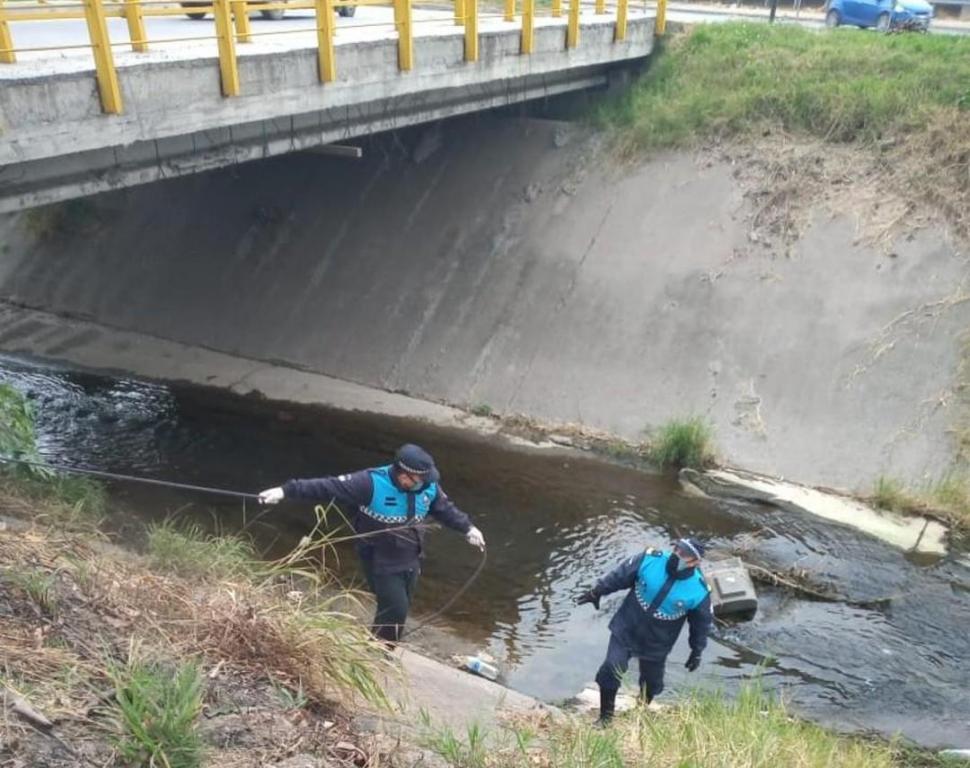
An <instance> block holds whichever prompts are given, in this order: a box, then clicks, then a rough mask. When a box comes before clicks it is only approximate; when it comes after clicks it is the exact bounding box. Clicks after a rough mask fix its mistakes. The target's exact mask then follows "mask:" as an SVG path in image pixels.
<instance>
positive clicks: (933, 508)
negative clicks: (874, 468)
mask: <svg viewBox="0 0 970 768" xmlns="http://www.w3.org/2000/svg"><path fill="white" fill-rule="evenodd" d="M869 502H870V503H871V504H872V505H873V506H875V507H878V508H879V509H886V510H889V511H892V512H903V513H909V514H927V513H930V514H935V515H937V516H940V517H944V518H946V519H947V520H949V521H950V523H952V524H953V525H956V526H959V527H961V528H964V529H967V528H970V475H968V474H967V472H964V471H958V470H951V471H949V472H946V473H945V474H943V475H942V476H941V477H940V478H938V479H937V480H935V481H932V482H929V483H925V484H923V485H922V486H918V487H908V486H907V485H905V484H904V483H903V482H902V481H900V480H898V479H896V478H892V477H886V476H881V477H879V478H878V479H877V480H876V482H875V485H874V486H873V490H872V493H871V494H870V495H869Z"/></svg>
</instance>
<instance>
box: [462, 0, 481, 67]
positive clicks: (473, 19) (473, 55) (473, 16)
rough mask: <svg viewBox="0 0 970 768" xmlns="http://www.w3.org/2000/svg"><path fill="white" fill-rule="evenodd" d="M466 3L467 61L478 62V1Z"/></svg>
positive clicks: (471, 0) (466, 0)
mask: <svg viewBox="0 0 970 768" xmlns="http://www.w3.org/2000/svg"><path fill="white" fill-rule="evenodd" d="M464 1H465V61H478V0H464Z"/></svg>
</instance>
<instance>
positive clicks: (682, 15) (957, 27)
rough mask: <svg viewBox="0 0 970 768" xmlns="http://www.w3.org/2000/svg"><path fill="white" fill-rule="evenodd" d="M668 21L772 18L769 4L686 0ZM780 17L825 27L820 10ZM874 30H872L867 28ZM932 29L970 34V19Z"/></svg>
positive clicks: (939, 23) (670, 12)
mask: <svg viewBox="0 0 970 768" xmlns="http://www.w3.org/2000/svg"><path fill="white" fill-rule="evenodd" d="M667 19H668V21H676V22H681V23H684V24H697V23H706V22H711V23H716V22H723V21H761V22H767V21H768V9H767V8H730V7H724V6H707V7H705V6H703V5H695V6H693V7H691V6H688V5H685V4H678V3H675V4H672V5H669V6H668V11H667ZM777 21H778V22H779V23H781V24H798V25H800V26H803V27H808V28H813V29H823V28H824V27H825V18H824V17H823V15H822V13H821V12H820V11H815V10H812V9H808V10H802V11H801V13H799V14H798V15H797V16H796V15H795V14H794V12H792V11H791V10H789V9H783V10H780V11H779V12H778V15H777ZM866 31H867V32H871V30H866ZM930 31H931V32H934V33H937V34H948V35H970V22H967V21H955V20H950V19H946V20H942V21H941V20H939V19H938V20H935V21H934V22H933V24H932V25H931V26H930Z"/></svg>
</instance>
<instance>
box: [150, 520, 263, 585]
mask: <svg viewBox="0 0 970 768" xmlns="http://www.w3.org/2000/svg"><path fill="white" fill-rule="evenodd" d="M148 554H149V558H150V559H151V563H152V566H153V567H155V568H157V569H159V570H162V571H168V572H170V573H176V574H178V575H180V576H190V577H199V578H217V579H232V578H240V577H242V578H249V577H251V576H252V575H253V574H254V573H255V571H256V552H255V551H254V549H253V545H252V543H251V542H250V541H248V540H246V539H244V538H242V537H239V536H213V535H211V534H208V533H206V532H205V531H203V530H202V528H200V527H199V526H198V525H195V524H193V523H185V524H179V523H176V522H174V521H172V520H166V521H165V522H162V523H154V524H152V525H151V526H149V529H148Z"/></svg>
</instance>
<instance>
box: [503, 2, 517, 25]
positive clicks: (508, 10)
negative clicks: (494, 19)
mask: <svg viewBox="0 0 970 768" xmlns="http://www.w3.org/2000/svg"><path fill="white" fill-rule="evenodd" d="M505 20H506V21H515V0H505Z"/></svg>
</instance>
